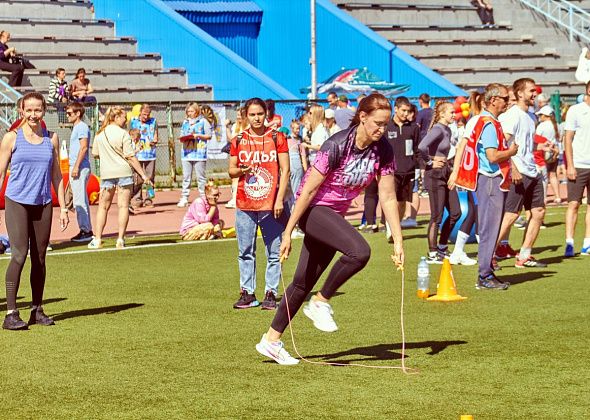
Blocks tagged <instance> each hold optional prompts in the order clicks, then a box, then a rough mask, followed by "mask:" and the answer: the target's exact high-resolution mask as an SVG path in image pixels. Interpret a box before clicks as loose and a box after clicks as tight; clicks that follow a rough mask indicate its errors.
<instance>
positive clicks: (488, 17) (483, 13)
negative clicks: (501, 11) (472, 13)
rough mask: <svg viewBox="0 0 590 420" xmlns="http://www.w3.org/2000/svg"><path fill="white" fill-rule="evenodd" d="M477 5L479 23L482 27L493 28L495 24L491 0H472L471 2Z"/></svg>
mask: <svg viewBox="0 0 590 420" xmlns="http://www.w3.org/2000/svg"><path fill="white" fill-rule="evenodd" d="M471 3H472V4H473V5H474V6H475V7H477V14H478V15H479V18H480V19H481V23H482V25H483V26H484V27H488V28H493V27H494V26H496V22H494V9H493V7H492V1H491V0H473V1H472V2H471Z"/></svg>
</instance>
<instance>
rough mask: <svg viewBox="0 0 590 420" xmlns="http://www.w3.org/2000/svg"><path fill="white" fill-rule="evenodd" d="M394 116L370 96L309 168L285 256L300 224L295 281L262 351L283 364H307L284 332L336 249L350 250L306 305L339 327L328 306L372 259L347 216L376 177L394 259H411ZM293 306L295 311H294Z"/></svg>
mask: <svg viewBox="0 0 590 420" xmlns="http://www.w3.org/2000/svg"><path fill="white" fill-rule="evenodd" d="M390 116H391V105H390V104H389V101H388V100H387V99H386V98H385V97H384V96H383V95H381V94H377V93H375V94H372V95H369V96H367V97H366V98H365V99H364V100H363V101H362V103H361V104H360V106H359V107H358V109H357V111H356V114H355V116H354V118H353V120H352V123H351V125H350V127H349V128H348V129H346V130H343V131H340V132H339V133H336V134H334V135H333V136H332V137H330V138H329V139H328V140H326V142H325V143H324V144H323V145H322V147H321V149H320V150H319V151H318V153H317V155H316V159H315V161H314V163H313V166H312V167H311V168H310V169H309V170H308V171H307V172H306V174H305V177H304V179H303V181H302V185H301V187H300V188H299V194H298V198H297V201H296V203H295V207H294V210H293V214H292V215H291V217H290V219H289V222H288V224H287V227H286V229H285V232H284V234H283V242H282V243H281V250H280V254H281V257H282V258H287V257H288V256H289V253H290V251H291V233H292V232H293V229H294V228H295V225H297V223H299V227H300V228H301V230H303V232H304V233H305V239H304V241H303V247H302V249H301V255H300V257H299V263H298V266H297V270H296V272H295V276H294V278H293V282H292V283H291V285H290V286H289V287H288V288H287V290H286V292H285V298H284V299H282V300H281V303H280V305H279V308H278V310H277V313H276V315H275V317H274V320H273V322H272V324H271V327H270V328H269V330H268V332H267V333H266V334H264V335H263V336H262V339H261V340H260V342H259V343H258V344H257V345H256V350H257V351H258V352H259V353H260V354H262V355H264V356H267V357H269V358H271V359H273V360H274V361H276V362H277V363H279V364H281V365H295V364H297V363H299V360H298V359H295V358H293V357H291V355H289V353H288V352H287V351H286V350H285V348H284V345H283V343H282V341H281V336H282V334H283V332H284V331H285V329H286V328H287V326H288V325H289V322H290V320H289V316H290V317H291V318H293V316H294V315H295V314H296V313H297V311H298V310H299V308H300V307H301V305H302V304H303V302H304V300H305V298H306V297H307V296H308V295H309V293H310V292H311V290H312V289H313V287H314V286H315V284H316V282H317V281H318V279H319V278H320V276H321V275H322V273H323V272H324V271H325V270H326V269H327V268H328V266H329V265H330V262H331V261H332V259H333V258H334V255H335V254H336V252H341V253H342V254H343V255H342V256H341V257H340V258H339V259H338V261H337V262H336V263H335V264H334V266H333V267H332V269H331V271H330V274H329V275H328V278H327V279H326V282H325V284H324V286H323V288H322V289H321V290H320V291H319V292H318V293H316V294H315V296H313V297H312V298H311V300H310V302H309V303H308V304H307V305H306V306H305V307H304V309H303V312H304V313H305V315H306V316H307V317H308V318H310V319H311V320H312V321H313V324H314V326H315V327H316V328H317V329H319V330H321V331H325V332H333V331H336V330H337V329H338V327H337V326H336V323H335V322H334V319H333V317H332V315H333V311H332V307H331V306H330V304H329V303H328V302H329V300H330V298H332V296H334V294H335V292H336V291H337V290H338V288H340V286H342V285H343V284H344V283H345V282H346V281H347V280H348V279H350V278H351V277H352V276H353V275H355V274H356V273H358V272H359V271H360V270H362V269H363V267H365V265H366V264H367V262H368V261H369V257H370V254H371V249H370V247H369V244H368V243H367V242H366V241H365V239H364V238H363V237H362V236H361V234H360V233H359V232H357V231H356V229H355V228H354V227H352V225H350V224H349V223H348V222H347V221H346V220H345V219H344V217H343V216H344V214H345V213H346V211H347V210H348V208H349V207H350V204H351V202H352V200H353V199H354V198H355V197H357V196H358V195H359V193H360V192H361V191H363V189H364V188H365V187H366V186H367V185H368V184H369V183H370V182H371V181H372V180H373V179H374V178H375V177H376V178H377V182H378V188H379V199H380V201H381V204H382V207H383V212H384V213H385V218H386V219H387V221H388V223H389V224H390V226H391V229H392V233H393V238H394V255H393V256H392V259H393V260H394V263H396V264H397V265H399V266H401V265H403V263H404V250H403V245H402V233H401V227H400V223H399V214H398V207H397V199H396V195H395V188H394V178H393V172H394V164H393V151H392V149H391V146H390V145H389V143H388V142H387V139H386V138H385V137H384V136H383V134H384V133H385V130H386V128H387V123H388V122H389V119H390ZM287 304H288V306H289V308H287Z"/></svg>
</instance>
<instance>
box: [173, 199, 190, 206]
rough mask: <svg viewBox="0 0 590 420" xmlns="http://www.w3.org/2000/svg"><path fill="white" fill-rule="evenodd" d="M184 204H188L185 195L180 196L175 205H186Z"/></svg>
mask: <svg viewBox="0 0 590 420" xmlns="http://www.w3.org/2000/svg"><path fill="white" fill-rule="evenodd" d="M186 206H188V200H187V199H186V197H182V198H181V199H180V200H179V201H178V204H176V207H186Z"/></svg>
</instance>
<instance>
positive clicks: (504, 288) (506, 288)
mask: <svg viewBox="0 0 590 420" xmlns="http://www.w3.org/2000/svg"><path fill="white" fill-rule="evenodd" d="M509 287H510V286H506V287H483V286H479V285H477V284H476V285H475V288H476V289H477V290H508V288H509Z"/></svg>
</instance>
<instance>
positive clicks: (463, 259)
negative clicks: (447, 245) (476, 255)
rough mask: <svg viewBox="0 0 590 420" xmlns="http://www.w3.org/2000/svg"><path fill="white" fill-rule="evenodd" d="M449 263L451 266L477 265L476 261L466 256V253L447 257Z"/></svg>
mask: <svg viewBox="0 0 590 420" xmlns="http://www.w3.org/2000/svg"><path fill="white" fill-rule="evenodd" d="M449 262H450V263H451V264H452V265H475V264H477V260H474V259H473V258H469V257H468V256H467V254H466V253H464V252H463V253H461V254H457V253H454V252H453V253H452V254H451V256H450V257H449Z"/></svg>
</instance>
